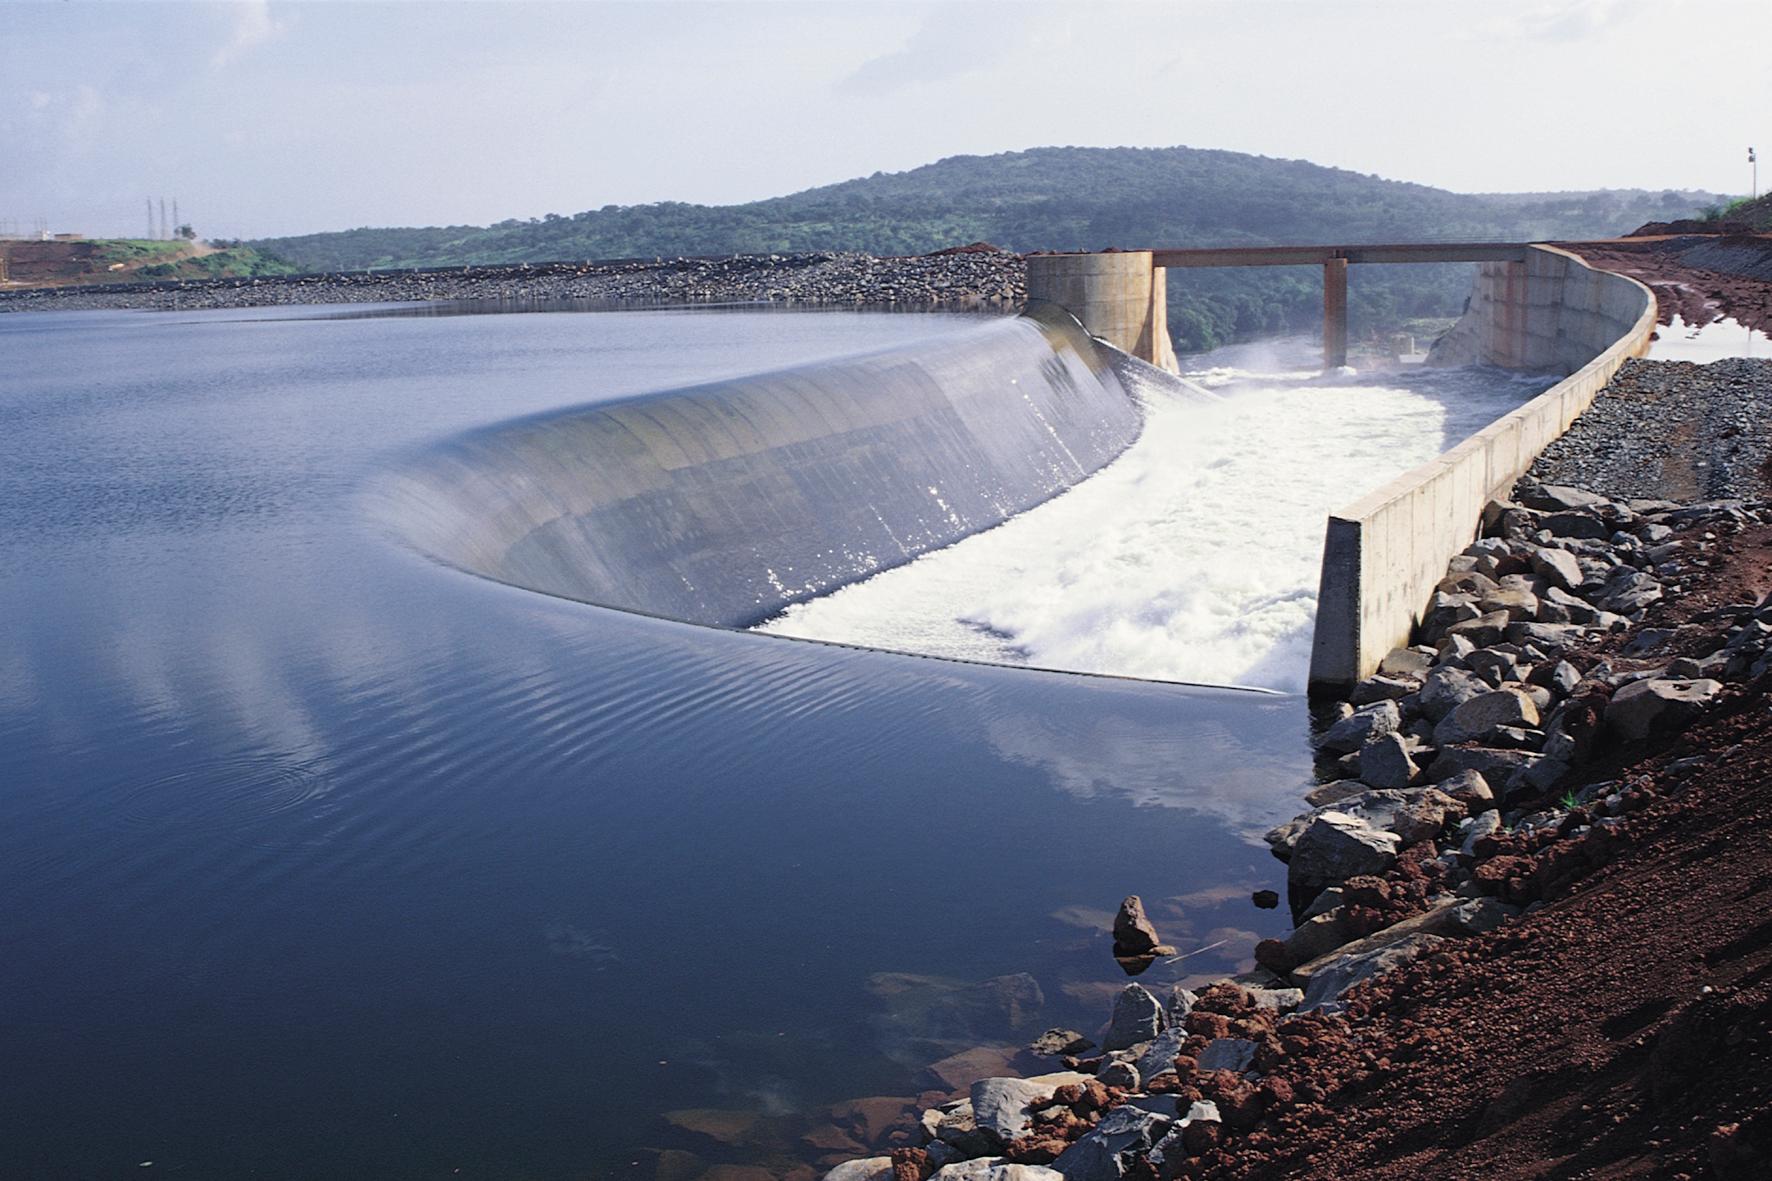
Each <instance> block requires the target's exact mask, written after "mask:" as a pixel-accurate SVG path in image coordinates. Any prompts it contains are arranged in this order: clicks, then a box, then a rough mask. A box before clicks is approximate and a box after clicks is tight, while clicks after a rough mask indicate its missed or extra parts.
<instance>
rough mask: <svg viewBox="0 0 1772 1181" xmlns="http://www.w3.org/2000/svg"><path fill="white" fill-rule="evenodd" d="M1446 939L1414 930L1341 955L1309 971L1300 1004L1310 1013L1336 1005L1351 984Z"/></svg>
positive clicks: (1432, 947)
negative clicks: (1386, 943)
mask: <svg viewBox="0 0 1772 1181" xmlns="http://www.w3.org/2000/svg"><path fill="white" fill-rule="evenodd" d="M1445 942H1446V940H1445V938H1444V937H1442V936H1439V935H1427V934H1422V933H1419V932H1417V933H1416V934H1413V935H1409V936H1407V937H1406V938H1404V939H1402V940H1401V941H1400V942H1397V943H1393V944H1391V945H1389V946H1388V947H1382V948H1378V949H1376V950H1373V951H1365V952H1354V953H1352V954H1349V955H1344V956H1340V957H1338V958H1336V959H1334V960H1332V961H1330V962H1329V963H1327V964H1324V965H1322V966H1321V967H1319V968H1317V970H1316V971H1314V972H1312V973H1311V976H1310V984H1309V985H1308V986H1307V987H1306V988H1305V990H1304V1004H1303V1005H1302V1006H1300V1008H1301V1009H1302V1011H1303V1012H1306V1013H1311V1012H1316V1011H1317V1010H1319V1009H1326V1008H1329V1007H1330V1006H1332V1005H1334V1006H1337V1007H1339V1001H1340V999H1341V996H1342V994H1344V993H1346V992H1347V991H1348V989H1350V988H1352V987H1354V985H1356V984H1360V983H1362V982H1363V981H1366V980H1371V979H1373V978H1374V977H1376V976H1382V975H1383V974H1384V973H1386V972H1389V971H1392V970H1393V969H1396V968H1400V967H1402V966H1403V965H1404V964H1406V963H1408V962H1409V961H1411V960H1413V959H1414V958H1415V957H1416V956H1418V955H1421V954H1422V953H1423V952H1426V951H1432V950H1433V949H1434V948H1437V947H1439V946H1440V945H1441V944H1443V943H1445Z"/></svg>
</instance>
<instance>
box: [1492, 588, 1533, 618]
mask: <svg viewBox="0 0 1772 1181" xmlns="http://www.w3.org/2000/svg"><path fill="white" fill-rule="evenodd" d="M1477 607H1478V609H1479V610H1481V611H1482V612H1483V613H1484V614H1485V615H1488V614H1492V613H1494V612H1496V611H1501V612H1504V613H1505V614H1506V615H1507V617H1508V618H1509V619H1532V618H1534V617H1535V616H1537V614H1538V596H1537V595H1535V594H1533V593H1532V592H1531V591H1529V590H1526V589H1525V588H1524V587H1518V586H1509V587H1497V588H1496V589H1495V590H1493V591H1491V592H1489V593H1488V594H1487V595H1484V596H1483V598H1482V599H1481V600H1480V601H1479V602H1478V603H1477Z"/></svg>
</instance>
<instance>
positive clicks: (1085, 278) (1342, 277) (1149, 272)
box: [1027, 242, 1531, 370]
mask: <svg viewBox="0 0 1772 1181" xmlns="http://www.w3.org/2000/svg"><path fill="white" fill-rule="evenodd" d="M1530 246H1531V244H1530V243H1526V242H1400V243H1389V244H1369V245H1355V246H1225V247H1207V248H1204V249H1197V250H1119V251H1109V252H1106V253H1102V254H1036V255H1031V256H1030V257H1029V258H1028V261H1027V265H1028V299H1029V300H1030V301H1034V300H1041V301H1049V302H1052V303H1056V304H1058V305H1059V306H1061V307H1065V308H1068V309H1069V310H1070V311H1071V312H1072V313H1073V314H1075V315H1076V316H1077V318H1078V319H1079V320H1081V321H1082V322H1083V326H1084V327H1085V328H1088V329H1089V330H1090V331H1091V332H1093V333H1095V334H1096V335H1097V336H1101V337H1103V338H1105V339H1106V340H1108V341H1109V342H1110V343H1112V344H1114V345H1115V346H1116V347H1118V348H1122V349H1125V350H1126V351H1127V352H1129V353H1131V354H1133V355H1134V356H1136V357H1140V358H1142V359H1143V360H1146V361H1149V362H1150V363H1151V364H1153V365H1161V366H1163V367H1164V368H1166V369H1170V370H1173V369H1174V368H1175V367H1176V365H1175V353H1174V348H1173V346H1172V345H1171V344H1170V341H1169V331H1168V295H1167V285H1168V284H1167V279H1168V270H1169V268H1170V267H1300V266H1320V267H1322V268H1323V365H1324V367H1325V368H1331V369H1333V368H1336V367H1338V366H1341V365H1345V364H1347V269H1348V267H1349V266H1350V265H1353V264H1355V263H1434V262H1479V263H1513V264H1521V265H1523V264H1524V263H1525V261H1526V252H1527V250H1528V249H1529V248H1530Z"/></svg>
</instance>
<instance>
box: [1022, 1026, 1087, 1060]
mask: <svg viewBox="0 0 1772 1181" xmlns="http://www.w3.org/2000/svg"><path fill="white" fill-rule="evenodd" d="M1094 1048H1095V1043H1094V1042H1092V1041H1090V1040H1089V1039H1088V1038H1086V1037H1084V1036H1083V1035H1082V1034H1080V1033H1078V1032H1077V1031H1076V1030H1074V1029H1048V1030H1047V1031H1046V1032H1045V1033H1043V1034H1041V1035H1040V1036H1039V1037H1037V1038H1035V1039H1034V1041H1033V1044H1032V1045H1030V1046H1028V1050H1029V1051H1031V1052H1032V1053H1035V1054H1038V1055H1040V1056H1041V1057H1043V1058H1058V1057H1062V1056H1063V1055H1066V1054H1086V1053H1088V1052H1089V1051H1090V1050H1093V1049H1094Z"/></svg>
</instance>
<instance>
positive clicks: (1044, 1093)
mask: <svg viewBox="0 0 1772 1181" xmlns="http://www.w3.org/2000/svg"><path fill="white" fill-rule="evenodd" d="M1088 1081H1089V1076H1088V1075H1086V1074H1079V1073H1077V1072H1076V1071H1059V1072H1058V1073H1056V1074H1043V1075H1040V1076H1039V1077H1038V1078H985V1079H979V1080H978V1081H977V1082H975V1083H973V1084H972V1096H971V1097H972V1119H973V1126H975V1127H976V1128H977V1129H978V1130H979V1131H980V1132H982V1133H984V1134H985V1135H987V1136H989V1137H992V1138H994V1139H995V1140H996V1141H997V1142H999V1143H1002V1144H1007V1143H1009V1142H1010V1141H1011V1140H1014V1139H1017V1138H1018V1137H1021V1136H1023V1135H1026V1134H1027V1131H1028V1129H1029V1128H1030V1127H1032V1126H1033V1113H1032V1112H1030V1111H1029V1110H1028V1107H1029V1106H1030V1105H1032V1104H1037V1103H1045V1102H1046V1101H1047V1100H1048V1099H1051V1098H1052V1092H1054V1091H1056V1090H1058V1088H1060V1087H1063V1086H1068V1085H1070V1084H1072V1083H1086V1082H1088Z"/></svg>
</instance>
